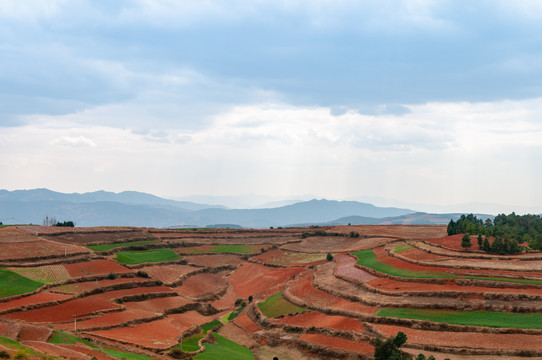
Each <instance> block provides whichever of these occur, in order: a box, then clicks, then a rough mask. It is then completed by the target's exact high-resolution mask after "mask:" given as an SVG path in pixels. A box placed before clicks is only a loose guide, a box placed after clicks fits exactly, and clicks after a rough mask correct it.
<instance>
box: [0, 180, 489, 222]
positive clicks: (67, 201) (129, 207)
mask: <svg viewBox="0 0 542 360" xmlns="http://www.w3.org/2000/svg"><path fill="white" fill-rule="evenodd" d="M460 215H461V214H426V213H419V212H416V211H414V210H410V209H402V208H395V207H377V206H374V205H371V204H368V203H363V202H358V201H335V200H316V199H313V200H309V201H301V202H297V203H295V204H291V205H285V206H278V207H273V208H263V209H229V208H226V207H225V206H223V205H209V204H199V203H195V202H191V201H175V200H169V199H164V198H160V197H157V196H154V195H151V194H146V193H141V192H135V191H125V192H121V193H113V192H106V191H96V192H89V193H83V194H78V193H73V194H65V193H59V192H55V191H51V190H48V189H34V190H16V191H7V190H0V221H2V222H3V223H4V224H28V223H32V224H41V223H42V222H43V219H44V218H45V217H46V216H49V217H52V216H54V217H55V218H56V219H57V220H58V221H68V220H71V221H74V222H75V224H76V226H114V225H125V226H144V227H174V226H178V227H183V226H185V227H193V226H194V227H204V226H208V225H213V224H214V225H215V226H216V224H231V226H235V225H239V226H242V227H254V228H264V227H270V226H275V227H277V226H292V225H296V224H297V225H346V224H352V225H355V224H447V223H448V222H449V221H450V219H452V218H453V219H456V218H458V217H459V216H460ZM487 217H491V216H490V215H487Z"/></svg>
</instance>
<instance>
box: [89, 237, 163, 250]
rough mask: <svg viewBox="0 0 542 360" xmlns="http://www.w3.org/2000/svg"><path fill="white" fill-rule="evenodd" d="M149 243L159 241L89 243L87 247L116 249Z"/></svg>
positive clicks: (158, 242)
mask: <svg viewBox="0 0 542 360" xmlns="http://www.w3.org/2000/svg"><path fill="white" fill-rule="evenodd" d="M149 244H160V241H158V240H143V241H129V242H124V243H114V244H101V245H89V246H87V247H88V248H89V249H90V250H92V251H109V250H113V249H118V248H122V247H128V246H137V245H149Z"/></svg>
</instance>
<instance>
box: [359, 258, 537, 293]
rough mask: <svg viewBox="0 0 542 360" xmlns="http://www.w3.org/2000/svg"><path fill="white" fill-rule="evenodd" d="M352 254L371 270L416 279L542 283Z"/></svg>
mask: <svg viewBox="0 0 542 360" xmlns="http://www.w3.org/2000/svg"><path fill="white" fill-rule="evenodd" d="M352 255H354V256H357V257H358V262H357V263H358V265H362V266H366V267H368V268H371V269H373V270H376V271H379V272H381V273H384V274H388V275H393V276H397V277H405V278H418V279H427V278H429V279H474V280H486V281H502V282H512V283H520V284H535V285H542V280H530V279H512V278H500V277H489V276H488V277H484V276H457V275H453V274H448V273H445V272H440V271H416V270H407V269H401V268H398V267H395V266H393V265H389V264H386V263H383V262H381V261H378V260H376V255H375V253H374V252H373V250H370V249H369V250H361V251H356V252H353V253H352Z"/></svg>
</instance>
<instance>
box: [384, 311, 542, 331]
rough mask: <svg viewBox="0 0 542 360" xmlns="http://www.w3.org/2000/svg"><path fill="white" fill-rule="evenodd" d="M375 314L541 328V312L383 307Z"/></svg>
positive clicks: (470, 323) (448, 321)
mask: <svg viewBox="0 0 542 360" xmlns="http://www.w3.org/2000/svg"><path fill="white" fill-rule="evenodd" d="M376 315H377V316H385V317H393V318H402V319H417V320H428V321H433V322H442V323H447V324H455V325H471V326H487V327H496V328H518V329H542V314H540V313H507V312H494V311H451V310H432V309H398V308H383V309H380V310H378V312H377V313H376Z"/></svg>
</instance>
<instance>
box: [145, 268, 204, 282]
mask: <svg viewBox="0 0 542 360" xmlns="http://www.w3.org/2000/svg"><path fill="white" fill-rule="evenodd" d="M139 270H140V271H143V272H146V273H147V274H148V275H149V276H150V277H151V278H153V279H156V280H160V281H162V282H163V283H165V284H171V283H173V282H175V281H176V280H178V279H179V278H180V277H182V276H184V275H186V274H189V273H191V272H193V271H196V270H197V268H194V267H192V266H187V265H179V264H174V265H154V266H145V267H142V268H141V269H139Z"/></svg>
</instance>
